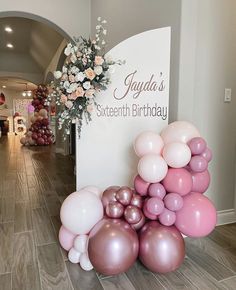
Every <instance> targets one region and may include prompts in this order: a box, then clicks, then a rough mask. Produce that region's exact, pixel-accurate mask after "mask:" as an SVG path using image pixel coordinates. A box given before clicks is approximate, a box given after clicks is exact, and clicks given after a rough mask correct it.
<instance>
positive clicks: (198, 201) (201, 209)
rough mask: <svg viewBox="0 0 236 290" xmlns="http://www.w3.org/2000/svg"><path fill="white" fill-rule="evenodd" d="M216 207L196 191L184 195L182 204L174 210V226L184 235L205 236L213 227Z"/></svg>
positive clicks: (215, 218)
mask: <svg viewBox="0 0 236 290" xmlns="http://www.w3.org/2000/svg"><path fill="white" fill-rule="evenodd" d="M216 220H217V215H216V209H215V207H214V205H213V204H212V202H211V201H210V200H209V199H208V198H207V197H205V196H204V195H202V194H201V193H198V192H191V193H190V194H188V195H186V196H185V197H184V205H183V207H182V209H181V210H179V211H177V212H176V222H175V226H176V227H177V229H178V230H179V231H181V232H182V233H183V234H184V235H186V236H188V237H193V238H200V237H205V236H207V235H208V234H210V232H211V231H213V229H214V228H215V225H216Z"/></svg>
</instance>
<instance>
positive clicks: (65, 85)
mask: <svg viewBox="0 0 236 290" xmlns="http://www.w3.org/2000/svg"><path fill="white" fill-rule="evenodd" d="M63 86H64V88H65V89H68V88H69V87H70V83H69V82H68V81H65V82H64V85H63Z"/></svg>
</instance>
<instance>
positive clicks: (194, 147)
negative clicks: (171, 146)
mask: <svg viewBox="0 0 236 290" xmlns="http://www.w3.org/2000/svg"><path fill="white" fill-rule="evenodd" d="M188 146H189V148H190V150H191V153H192V155H198V154H201V153H202V152H203V151H204V150H205V149H206V147H207V144H206V141H205V140H204V139H203V138H201V137H195V138H193V139H191V140H190V141H189V142H188Z"/></svg>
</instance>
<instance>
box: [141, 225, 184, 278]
mask: <svg viewBox="0 0 236 290" xmlns="http://www.w3.org/2000/svg"><path fill="white" fill-rule="evenodd" d="M184 257H185V244H184V239H183V237H182V235H181V234H180V232H179V231H178V230H177V229H176V227H174V226H171V227H166V226H163V225H161V224H159V223H158V222H156V221H152V222H149V223H147V224H146V225H145V226H144V227H143V228H142V229H141V231H140V233H139V258H140V260H141V262H142V263H143V264H144V265H145V266H146V267H147V268H148V269H149V270H151V271H153V272H157V273H168V272H172V271H174V270H176V269H177V268H178V267H179V266H180V265H181V264H182V262H183V260H184Z"/></svg>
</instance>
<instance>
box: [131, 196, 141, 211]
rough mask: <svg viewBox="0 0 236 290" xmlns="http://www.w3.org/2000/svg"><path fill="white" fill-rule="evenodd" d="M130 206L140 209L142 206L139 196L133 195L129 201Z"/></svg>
mask: <svg viewBox="0 0 236 290" xmlns="http://www.w3.org/2000/svg"><path fill="white" fill-rule="evenodd" d="M130 205H134V206H137V207H139V208H142V206H143V199H142V197H141V196H140V195H139V194H135V193H134V194H133V196H132V199H131V201H130Z"/></svg>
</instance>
